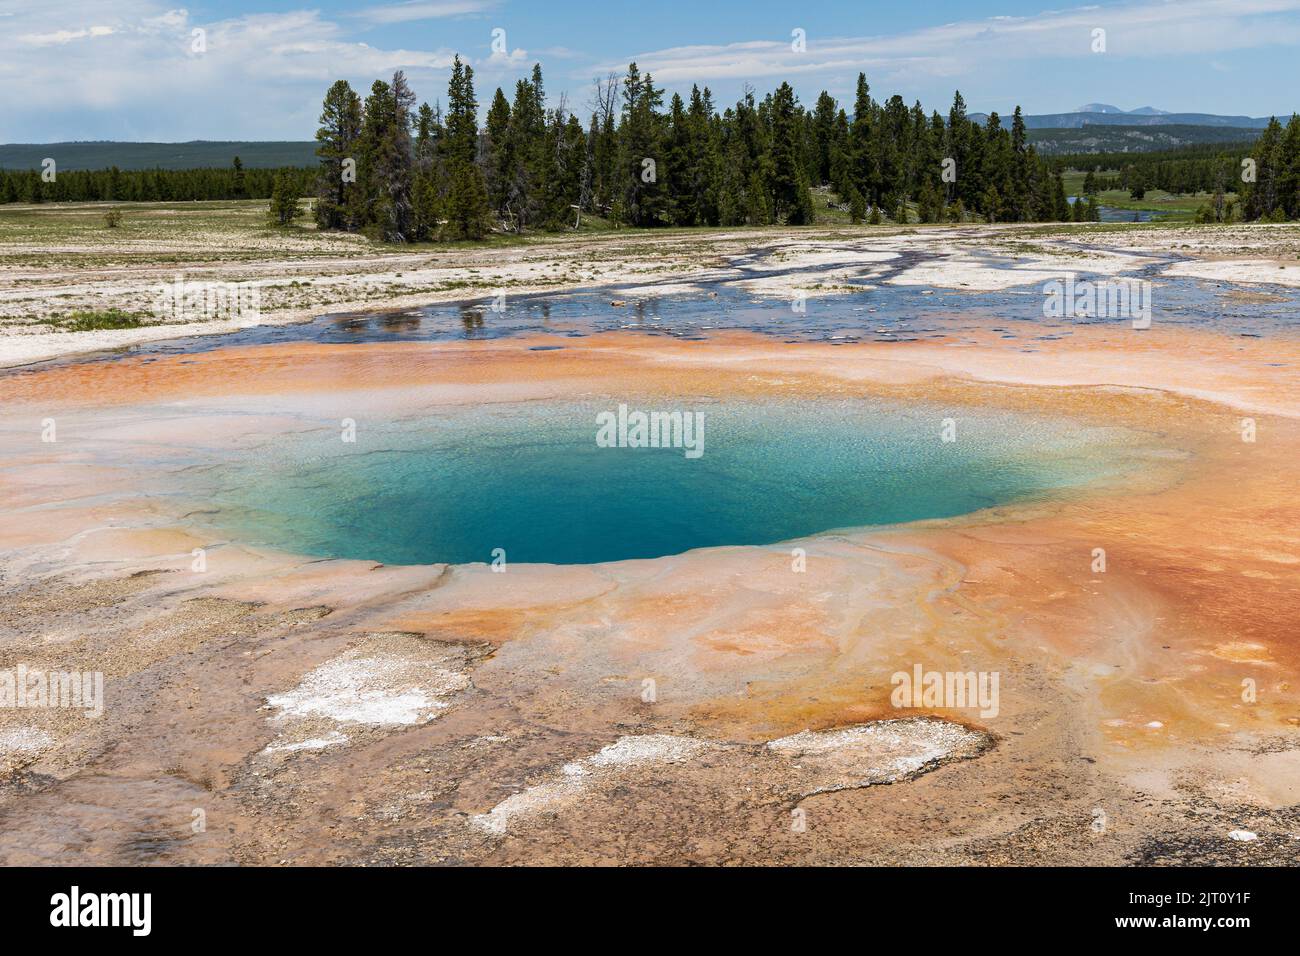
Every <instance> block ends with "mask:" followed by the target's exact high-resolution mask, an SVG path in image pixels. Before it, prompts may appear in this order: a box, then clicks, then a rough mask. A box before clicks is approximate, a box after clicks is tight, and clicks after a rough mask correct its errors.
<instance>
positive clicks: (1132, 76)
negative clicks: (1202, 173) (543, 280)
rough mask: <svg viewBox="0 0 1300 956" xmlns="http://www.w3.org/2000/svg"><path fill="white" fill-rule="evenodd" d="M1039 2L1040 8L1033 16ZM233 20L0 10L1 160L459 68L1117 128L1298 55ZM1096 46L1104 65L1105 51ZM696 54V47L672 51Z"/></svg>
mask: <svg viewBox="0 0 1300 956" xmlns="http://www.w3.org/2000/svg"><path fill="white" fill-rule="evenodd" d="M1040 2H1041V0H1040ZM537 7H538V5H536V4H533V5H529V4H523V3H517V2H508V0H446V2H438V0H427V2H426V0H403V2H389V3H382V2H381V3H373V4H366V5H357V4H344V3H339V2H334V0H324V2H320V3H316V4H304V3H301V2H295V0H231V2H221V3H201V4H195V5H193V7H192V8H188V9H183V8H178V7H174V6H171V5H170V4H169V3H168V2H165V0H164V2H158V0H120V2H114V3H108V2H104V0H53V2H49V3H46V4H44V5H43V6H41V7H40V8H34V7H33V6H32V5H30V4H24V3H19V2H16V0H0V24H3V25H4V29H3V30H2V31H0V82H3V83H4V86H5V90H6V99H7V107H6V111H5V114H4V116H3V119H0V142H6V143H19V142H22V143H44V142H59V141H69V140H145V141H168V142H179V141H185V140H194V139H206V140H259V139H261V140H302V139H310V138H311V137H312V135H313V134H314V131H315V128H316V124H317V117H318V114H319V111H320V101H321V98H322V96H323V94H324V91H325V89H326V88H327V87H328V85H329V84H330V83H331V82H333V81H334V80H336V79H340V78H343V79H347V80H349V82H351V83H352V84H353V86H354V87H356V88H358V89H359V90H361V91H363V92H364V90H365V89H367V88H368V87H369V85H370V83H371V82H372V81H373V80H374V79H376V78H385V77H387V76H389V75H391V74H392V72H393V71H394V70H396V69H402V70H405V71H406V73H407V75H408V77H409V78H410V81H411V84H412V86H413V87H414V89H415V90H416V92H417V94H419V96H420V98H421V99H423V100H428V101H429V102H435V101H440V100H444V99H445V90H446V82H447V77H448V75H449V68H450V65H451V61H452V58H453V57H454V56H455V55H457V54H459V55H460V56H461V58H462V59H464V60H465V61H466V62H468V63H470V64H471V65H472V66H473V67H474V70H475V79H476V86H477V92H478V97H479V100H480V104H481V106H482V108H484V109H486V105H487V103H488V102H489V101H490V99H491V95H492V92H493V90H494V89H495V88H496V87H497V86H501V87H503V88H505V90H506V92H507V95H511V94H512V92H513V87H514V82H515V80H516V79H517V78H519V77H520V76H522V75H524V74H525V73H526V72H527V71H528V70H529V69H531V66H532V64H533V63H534V62H540V63H541V64H542V66H543V70H544V73H545V77H546V88H547V93H548V95H549V96H550V98H551V103H552V104H553V105H554V104H555V103H558V102H559V101H560V98H561V97H563V98H564V100H565V101H566V102H567V104H568V105H569V106H570V107H571V108H573V109H575V110H577V111H579V112H583V111H585V110H586V109H587V105H588V102H589V100H590V95H591V94H590V91H591V84H592V81H593V80H594V79H595V78H596V77H598V76H603V75H604V74H606V73H608V72H615V73H622V72H623V71H624V70H625V69H626V67H627V64H628V62H630V61H633V60H635V61H636V62H637V63H638V64H639V66H640V67H641V69H642V70H643V71H649V72H651V73H652V74H653V75H654V77H655V80H656V83H657V84H658V85H660V86H663V87H664V88H665V89H666V90H667V92H668V94H669V95H671V93H673V92H683V93H684V92H686V91H689V89H690V87H691V85H692V84H694V83H698V84H699V85H701V86H704V85H707V86H709V87H711V88H712V90H713V92H714V96H715V101H716V103H717V104H718V105H719V108H722V107H723V106H725V105H727V104H729V103H731V102H734V101H735V100H736V99H737V98H738V97H739V96H740V95H742V93H743V91H744V90H745V89H746V88H747V87H752V88H754V89H755V90H757V92H758V93H759V95H762V94H763V93H765V92H767V91H768V90H770V89H771V88H773V87H774V86H776V85H777V84H779V83H780V82H781V81H782V80H789V81H790V82H791V84H792V85H793V86H794V87H795V89H796V92H797V93H798V95H799V96H800V99H801V100H802V101H803V102H804V103H806V104H811V102H812V101H813V100H814V99H815V98H816V96H817V95H818V93H819V92H820V91H821V90H823V89H825V90H828V91H829V92H830V93H831V94H832V95H833V96H835V97H836V98H837V99H838V100H839V101H840V102H841V105H843V106H845V107H847V108H850V109H851V105H852V97H853V89H854V84H855V81H856V78H857V75H858V73H859V71H863V72H865V73H866V74H867V76H868V79H869V80H870V82H871V86H872V93H873V95H875V96H877V97H878V98H884V97H887V96H889V95H892V94H893V93H899V94H901V95H902V96H903V98H904V99H905V100H906V101H907V102H908V103H909V104H910V103H912V102H913V101H914V100H919V101H920V102H921V103H922V105H923V106H924V107H925V109H926V110H927V111H929V110H936V109H937V110H940V111H946V109H947V107H948V105H949V103H950V102H951V99H952V94H953V91H954V90H956V89H960V90H961V91H962V94H963V96H964V98H965V100H966V103H967V106H968V108H969V109H970V110H971V111H972V112H976V111H982V112H987V111H990V110H997V111H999V112H1002V113H1009V112H1010V111H1011V110H1012V109H1013V108H1014V107H1015V106H1016V105H1017V104H1019V105H1021V106H1022V107H1023V108H1024V110H1025V112H1026V113H1030V114H1038V113H1059V112H1068V111H1070V110H1073V109H1075V108H1077V107H1078V106H1079V105H1081V104H1082V103H1084V102H1106V103H1113V104H1114V105H1116V106H1118V107H1120V108H1121V109H1125V110H1129V109H1133V108H1137V107H1143V106H1151V107H1155V108H1157V109H1161V110H1165V111H1170V112H1201V113H1227V114H1236V115H1242V114H1244V115H1250V116H1268V115H1272V114H1279V115H1289V114H1290V112H1291V111H1292V110H1293V109H1295V108H1296V103H1295V102H1294V100H1293V99H1292V97H1293V96H1294V89H1293V88H1288V85H1287V84H1283V83H1281V82H1279V81H1278V78H1279V77H1281V76H1284V75H1286V71H1287V70H1289V69H1290V68H1291V64H1290V63H1289V51H1288V49H1287V47H1288V46H1289V45H1294V44H1296V43H1297V42H1300V0H1231V2H1230V0H1180V2H1160V0H1155V2H1152V0H1142V2H1121V3H1109V4H1103V5H1098V6H1073V7H1066V8H1063V9H1058V10H1042V9H1040V3H1031V2H1026V0H978V2H967V3H955V2H948V0H945V2H938V3H934V4H930V5H927V7H926V8H925V9H907V8H902V6H901V5H897V4H889V5H886V4H863V3H857V4H850V3H843V2H838V0H836V2H831V3H826V4H821V5H818V8H817V9H816V10H805V9H802V8H796V9H793V10H792V8H791V7H790V5H788V4H778V3H770V2H761V0H759V2H754V3H749V4H743V5H742V4H738V3H722V4H716V5H714V6H713V7H710V8H708V9H704V8H703V7H702V5H688V4H685V3H681V2H678V0H672V2H663V3H659V4H656V5H654V6H653V7H648V6H645V5H643V4H637V3H613V2H611V3H610V4H608V5H607V6H606V8H605V9H606V10H607V11H608V13H607V15H606V16H602V17H595V18H593V17H592V15H591V14H590V13H589V12H586V11H585V10H584V9H583V8H579V7H576V6H572V5H567V4H563V3H554V4H548V5H547V6H546V7H545V8H544V9H538V8H537ZM1099 30H1101V31H1104V44H1102V45H1103V46H1104V49H1100V50H1099V49H1098V45H1099V44H1098V41H1097V37H1098V32H1097V31H1099ZM685 36H689V37H690V38H692V39H693V40H697V41H698V42H694V43H691V44H683V43H682V42H681V39H682V38H683V37H685Z"/></svg>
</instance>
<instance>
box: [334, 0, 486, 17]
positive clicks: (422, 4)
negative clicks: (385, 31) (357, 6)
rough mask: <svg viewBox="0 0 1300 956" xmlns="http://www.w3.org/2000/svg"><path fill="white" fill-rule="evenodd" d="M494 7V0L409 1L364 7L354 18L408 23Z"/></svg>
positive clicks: (480, 11) (460, 14) (462, 14)
mask: <svg viewBox="0 0 1300 956" xmlns="http://www.w3.org/2000/svg"><path fill="white" fill-rule="evenodd" d="M496 5H497V4H496V3H495V2H494V0H459V2H458V0H447V2H426V0H409V2H407V3H390V4H384V5H383V6H378V7H366V8H364V9H361V10H358V11H357V12H356V13H355V14H354V16H358V17H361V18H362V19H363V20H369V21H370V22H371V23H410V22H414V21H416V20H438V19H442V18H444V17H457V16H464V15H466V14H474V13H484V12H485V11H487V10H491V9H492V8H494V7H495V6H496Z"/></svg>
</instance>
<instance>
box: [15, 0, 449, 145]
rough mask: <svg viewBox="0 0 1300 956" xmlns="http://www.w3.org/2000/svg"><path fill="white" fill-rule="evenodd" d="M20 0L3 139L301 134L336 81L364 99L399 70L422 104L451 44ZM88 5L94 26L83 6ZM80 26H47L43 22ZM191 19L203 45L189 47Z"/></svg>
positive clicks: (302, 23) (324, 22)
mask: <svg viewBox="0 0 1300 956" xmlns="http://www.w3.org/2000/svg"><path fill="white" fill-rule="evenodd" d="M104 6H105V5H104V4H103V3H96V2H93V0H50V2H47V3H45V4H43V5H41V6H39V7H38V6H37V5H35V4H23V5H21V6H19V7H18V8H17V9H16V11H15V13H14V17H13V18H12V19H9V20H6V28H5V30H4V31H0V83H3V85H4V86H5V88H6V95H5V99H6V105H5V131H4V139H5V140H6V141H9V142H18V141H29V142H31V141H41V140H52V139H53V140H59V139H90V138H103V139H153V140H162V141H177V140H185V139H219V138H224V137H231V138H254V139H256V138H265V139H286V138H309V137H310V136H311V135H312V133H313V132H314V131H315V127H316V121H317V118H318V116H319V113H320V103H321V99H322V98H323V96H324V94H325V90H326V89H327V87H328V86H329V84H330V83H332V82H333V81H334V80H336V79H340V78H344V79H347V80H349V81H350V82H352V84H353V86H354V88H356V89H357V90H358V92H359V93H361V94H362V95H363V96H364V95H365V92H366V91H367V90H368V89H369V87H370V84H371V82H372V81H373V80H374V79H375V78H377V77H387V76H389V75H391V74H392V72H393V71H394V70H397V69H402V70H405V71H406V73H407V75H408V77H409V78H410V80H411V84H412V87H413V88H414V89H415V90H416V92H417V93H418V94H420V95H421V96H422V97H424V98H427V99H429V100H430V101H432V100H433V99H435V98H436V97H438V96H439V95H441V93H442V92H443V91H444V90H445V88H446V75H447V70H448V68H449V67H450V65H451V59H452V52H451V51H450V50H445V49H433V50H418V49H385V48H381V47H377V46H373V45H370V44H367V43H361V42H358V41H356V40H354V39H351V38H350V37H349V36H348V35H347V33H346V32H345V31H344V30H343V28H342V27H341V26H340V25H339V24H338V23H335V22H333V21H331V20H329V19H325V18H324V17H323V16H322V15H321V13H320V12H319V11H316V10H296V11H288V12H284V13H258V14H249V15H246V16H238V17H231V18H227V19H223V20H217V21H211V22H209V21H203V20H198V19H195V18H194V17H192V16H191V15H190V14H189V13H188V12H187V11H186V10H183V9H175V8H170V7H169V6H168V5H165V3H162V2H155V0H116V2H115V3H114V6H113V8H112V9H113V16H112V17H111V18H109V19H110V20H111V23H110V24H104V23H103V20H104V19H105V18H103V17H102V12H103V10H104ZM95 10H98V11H99V13H100V17H99V18H98V22H97V20H96V17H95V15H94V11H95ZM78 22H80V23H83V24H87V25H86V26H78V27H77V28H76V29H72V28H70V27H69V28H66V29H62V30H58V31H54V30H51V29H50V26H51V24H55V23H57V24H76V23H78ZM196 27H201V28H202V29H203V30H204V31H205V33H206V37H205V41H206V42H205V50H204V52H201V53H196V52H194V51H193V50H192V47H191V44H192V39H193V38H192V35H191V31H192V30H193V29H195V28H196Z"/></svg>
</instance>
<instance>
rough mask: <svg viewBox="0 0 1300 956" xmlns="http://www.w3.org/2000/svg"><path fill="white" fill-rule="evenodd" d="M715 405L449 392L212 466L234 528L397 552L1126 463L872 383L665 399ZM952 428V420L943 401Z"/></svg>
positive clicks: (817, 507) (513, 541) (303, 543)
mask: <svg viewBox="0 0 1300 956" xmlns="http://www.w3.org/2000/svg"><path fill="white" fill-rule="evenodd" d="M623 401H626V402H627V404H628V405H630V406H631V407H632V408H633V409H644V410H646V411H673V410H680V411H684V412H696V411H698V412H702V413H703V415H704V443H703V454H702V455H701V456H700V457H698V458H693V459H692V458H688V457H687V456H686V454H685V453H684V450H683V449H681V448H626V447H625V448H602V447H598V445H597V444H596V433H597V414H598V413H599V412H601V411H605V410H614V409H616V408H617V405H618V402H617V401H611V402H601V403H593V404H582V405H577V404H567V403H564V404H561V403H544V404H525V405H509V406H500V405H497V406H489V407H478V408H474V409H466V410H453V411H449V412H447V413H445V414H441V413H440V414H438V415H436V416H432V417H426V418H418V419H411V420H405V421H398V422H389V423H387V424H385V425H370V424H367V423H366V422H364V421H363V422H361V423H360V425H359V427H358V431H357V438H356V442H355V443H353V444H347V443H344V442H342V441H340V439H339V431H338V429H337V428H333V427H331V428H328V429H322V430H319V431H312V432H308V433H305V434H299V435H295V436H292V437H289V438H285V439H284V440H277V441H276V442H275V443H273V444H272V445H270V446H268V447H265V448H262V449H259V450H258V451H257V452H256V454H250V455H248V456H247V457H246V458H243V459H241V460H239V461H235V462H232V463H230V464H227V465H225V466H222V467H220V468H219V469H218V470H217V471H216V472H214V473H211V474H210V475H209V479H210V480H211V481H213V482H214V484H213V487H212V488H211V490H210V495H211V499H212V500H214V501H215V503H216V505H217V507H218V509H219V511H218V516H217V519H216V520H217V523H218V524H220V525H222V526H224V527H226V528H227V529H230V530H232V531H233V532H234V533H235V534H237V536H238V540H240V541H243V542H248V543H252V544H260V545H266V546H273V547H277V548H282V549H285V550H290V551H294V552H298V553H304V554H309V555H318V556H324V557H343V558H363V559H370V560H375V561H380V562H383V563H386V564H424V563H435V562H450V563H468V562H480V561H481V562H487V561H491V560H492V557H493V551H494V549H497V548H500V549H503V550H504V552H505V557H506V560H507V561H509V562H543V563H553V564H586V563H594V562H601V561H614V560H619V559H624V558H653V557H659V556H662V555H668V554H677V553H680V552H683V551H688V550H690V549H693V548H704V547H711V546H716V545H762V544H773V543H776V542H781V541H786V540H790V539H793V538H799V537H803V536H807V535H811V534H816V533H819V532H824V531H829V530H833V529H841V528H852V527H861V526H865V525H881V524H892V523H896V522H905V521H913V520H917V519H923V518H942V517H949V516H953V515H958V514H963V513H966V512H970V511H974V510H977V509H980V508H985V507H989V506H992V505H997V504H1001V503H1005V502H1011V501H1018V500H1024V499H1027V498H1036V497H1043V496H1050V495H1053V494H1059V493H1061V492H1064V491H1068V489H1071V488H1075V487H1078V486H1080V485H1083V484H1085V483H1088V482H1091V481H1095V480H1098V479H1105V478H1113V477H1116V476H1118V475H1119V474H1121V473H1122V472H1123V470H1124V469H1125V467H1126V465H1125V459H1124V455H1123V453H1122V448H1123V442H1122V441H1121V440H1120V436H1118V435H1117V434H1115V433H1112V432H1110V431H1107V430H1092V431H1089V430H1081V429H1079V428H1078V427H1077V426H1076V425H1072V424H1057V423H1053V422H1051V421H1047V420H1043V419H1038V418H1031V417H1026V416H1018V415H1007V414H990V413H988V412H984V411H981V412H973V411H969V410H960V409H939V408H926V407H917V406H915V405H909V406H907V407H903V406H895V405H891V404H887V403H882V402H876V401H870V402H868V401H852V402H834V403H831V402H825V401H817V402H812V401H809V402H781V403H779V404H778V403H751V402H746V403H738V402H721V403H718V402H703V403H691V402H687V403H682V404H678V405H675V406H668V405H665V404H663V403H662V402H661V403H658V404H656V403H653V402H641V403H638V402H636V401H634V400H627V399H624V400H623ZM945 418H953V419H954V420H955V422H956V428H957V431H956V435H957V440H956V441H955V442H952V443H945V442H943V441H942V440H941V430H942V428H943V419H945Z"/></svg>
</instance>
